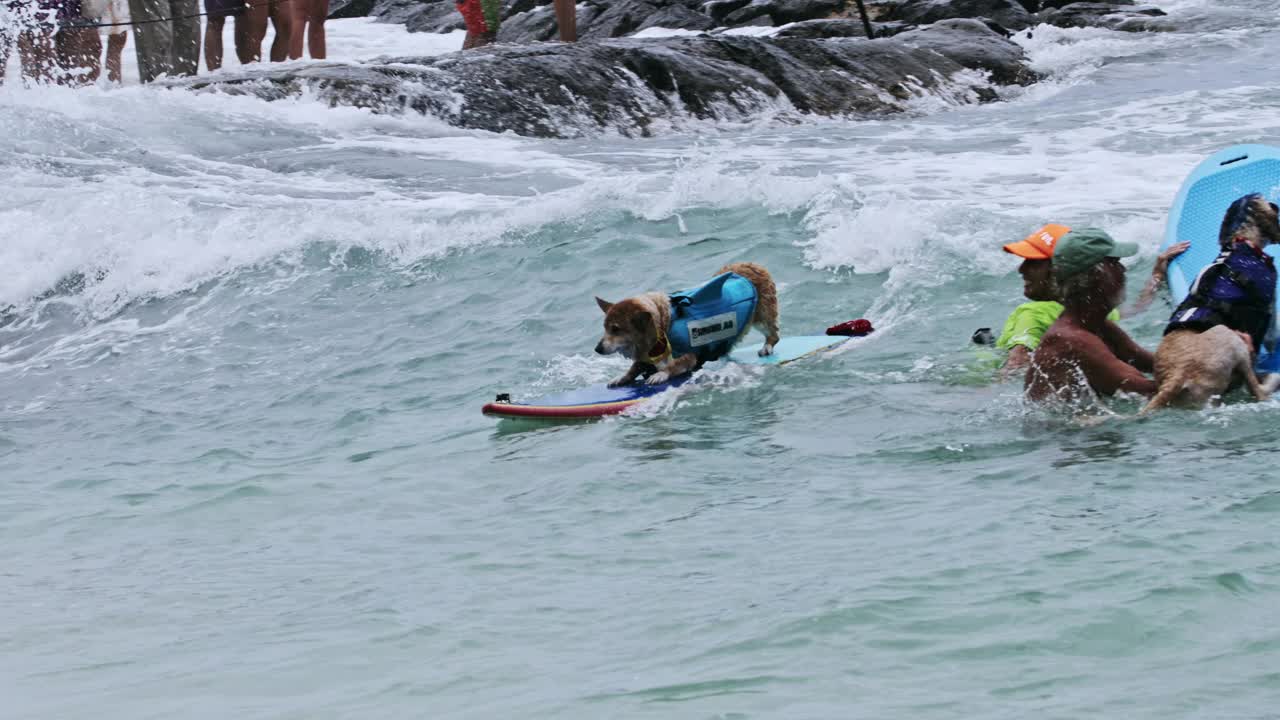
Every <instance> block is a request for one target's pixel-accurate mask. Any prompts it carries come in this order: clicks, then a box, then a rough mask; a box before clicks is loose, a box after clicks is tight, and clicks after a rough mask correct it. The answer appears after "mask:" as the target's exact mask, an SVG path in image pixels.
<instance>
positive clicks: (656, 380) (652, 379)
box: [645, 370, 671, 385]
mask: <svg viewBox="0 0 1280 720" xmlns="http://www.w3.org/2000/svg"><path fill="white" fill-rule="evenodd" d="M670 379H671V373H669V372H667V371H665V370H663V371H660V372H656V373H654V374H652V375H650V376H649V377H647V378H645V382H647V383H649V384H650V385H661V384H662V383H664V382H666V381H668V380H670Z"/></svg>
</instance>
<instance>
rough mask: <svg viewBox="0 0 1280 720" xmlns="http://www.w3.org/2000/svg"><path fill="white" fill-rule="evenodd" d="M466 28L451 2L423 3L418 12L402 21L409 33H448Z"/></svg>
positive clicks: (456, 8)
mask: <svg viewBox="0 0 1280 720" xmlns="http://www.w3.org/2000/svg"><path fill="white" fill-rule="evenodd" d="M466 26H467V24H466V22H465V21H464V20H463V19H462V13H460V12H458V7H457V6H456V5H454V4H453V2H452V1H451V0H446V1H445V2H433V3H423V4H422V7H421V9H420V10H418V12H416V13H415V14H413V15H411V16H409V17H408V18H407V19H406V20H405V21H404V27H405V29H406V30H408V31H409V32H437V33H438V32H449V31H451V30H463V29H465V28H466Z"/></svg>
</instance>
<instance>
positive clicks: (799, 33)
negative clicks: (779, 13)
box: [774, 18, 880, 40]
mask: <svg viewBox="0 0 1280 720" xmlns="http://www.w3.org/2000/svg"><path fill="white" fill-rule="evenodd" d="M871 31H872V32H874V33H876V37H880V33H879V30H878V29H877V28H876V27H875V26H874V25H872V27H871ZM866 36H867V32H866V30H864V29H863V27H862V21H861V20H849V19H847V18H842V19H839V20H805V21H804V22H798V23H795V24H793V25H788V26H787V27H785V28H783V29H781V30H779V31H778V34H777V35H775V36H774V37H794V38H809V39H811V40H823V39H826V38H846V37H866Z"/></svg>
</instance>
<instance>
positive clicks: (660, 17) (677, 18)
mask: <svg viewBox="0 0 1280 720" xmlns="http://www.w3.org/2000/svg"><path fill="white" fill-rule="evenodd" d="M715 26H716V23H715V21H714V20H712V19H711V18H710V17H708V16H707V15H704V14H702V13H700V12H698V11H697V10H690V9H689V8H687V7H685V6H683V5H672V6H670V7H666V8H663V9H661V10H659V11H658V12H656V13H654V14H652V15H650V16H649V17H647V18H645V20H644V22H642V23H640V27H638V28H636V30H637V31H639V30H644V29H645V28H651V27H660V28H672V29H675V30H710V29H711V28H713V27H715Z"/></svg>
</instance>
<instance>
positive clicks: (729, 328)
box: [689, 312, 738, 347]
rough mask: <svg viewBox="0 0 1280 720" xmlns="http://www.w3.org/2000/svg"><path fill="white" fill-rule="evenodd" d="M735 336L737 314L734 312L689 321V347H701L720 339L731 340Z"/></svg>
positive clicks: (736, 331)
mask: <svg viewBox="0 0 1280 720" xmlns="http://www.w3.org/2000/svg"><path fill="white" fill-rule="evenodd" d="M737 336H738V314H737V313H736V312H727V313H721V314H719V315H712V316H711V317H708V318H702V319H701V320H690V321H689V345H690V347H702V346H703V345H710V344H711V343H713V342H718V341H720V340H732V339H733V338H735V337H737Z"/></svg>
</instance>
